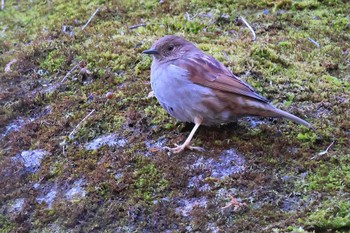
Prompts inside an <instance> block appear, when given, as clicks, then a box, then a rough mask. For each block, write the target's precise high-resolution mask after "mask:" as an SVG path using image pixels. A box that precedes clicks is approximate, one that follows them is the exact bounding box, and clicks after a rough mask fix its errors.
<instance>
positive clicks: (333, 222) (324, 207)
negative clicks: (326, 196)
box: [306, 199, 350, 231]
mask: <svg viewBox="0 0 350 233" xmlns="http://www.w3.org/2000/svg"><path fill="white" fill-rule="evenodd" d="M349 209H350V201H344V200H337V199H332V200H326V201H324V202H322V203H321V204H320V205H319V206H318V208H317V210H316V211H315V212H313V213H311V214H310V215H309V216H308V217H307V220H306V224H307V225H310V226H312V227H314V228H316V229H317V230H326V231H327V230H329V229H332V230H342V229H345V230H346V229H349V227H350V212H349Z"/></svg>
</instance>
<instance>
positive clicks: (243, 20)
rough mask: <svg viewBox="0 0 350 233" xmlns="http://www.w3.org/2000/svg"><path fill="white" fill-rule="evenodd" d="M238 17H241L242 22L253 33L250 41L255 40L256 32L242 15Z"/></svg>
mask: <svg viewBox="0 0 350 233" xmlns="http://www.w3.org/2000/svg"><path fill="white" fill-rule="evenodd" d="M240 19H241V20H242V22H243V23H244V24H245V25H246V26H247V27H248V28H249V30H250V32H251V33H252V34H253V38H252V41H255V40H256V34H255V32H254V30H253V28H252V27H251V26H250V25H249V23H248V22H247V21H246V20H245V18H243V17H242V16H241V17H240Z"/></svg>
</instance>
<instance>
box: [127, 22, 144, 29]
mask: <svg viewBox="0 0 350 233" xmlns="http://www.w3.org/2000/svg"><path fill="white" fill-rule="evenodd" d="M139 27H146V24H145V23H139V24H136V25H132V26H130V27H129V29H131V30H132V29H135V28H139Z"/></svg>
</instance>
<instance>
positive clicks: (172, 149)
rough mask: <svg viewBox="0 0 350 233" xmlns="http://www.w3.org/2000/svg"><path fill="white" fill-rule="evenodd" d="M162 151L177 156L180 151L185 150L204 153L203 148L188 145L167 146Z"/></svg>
mask: <svg viewBox="0 0 350 233" xmlns="http://www.w3.org/2000/svg"><path fill="white" fill-rule="evenodd" d="M163 149H166V150H168V151H170V152H172V153H174V154H178V153H180V152H182V151H184V150H185V149H190V150H196V151H205V150H204V148H202V147H199V146H189V145H185V144H182V145H178V144H175V147H168V146H164V147H163Z"/></svg>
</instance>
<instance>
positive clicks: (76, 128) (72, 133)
mask: <svg viewBox="0 0 350 233" xmlns="http://www.w3.org/2000/svg"><path fill="white" fill-rule="evenodd" d="M94 112H95V109H93V110H92V111H91V112H89V114H87V115H86V116H85V117H84V118H83V119H82V120H81V121H80V122H79V123H78V124H77V126H75V128H74V129H73V131H72V132H71V133H70V134H69V135H68V138H69V139H73V137H74V134H75V133H76V132H77V130H78V128H79V127H80V125H81V123H83V122H84V121H86V119H87V118H88V117H89V116H91V114H93V113H94Z"/></svg>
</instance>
